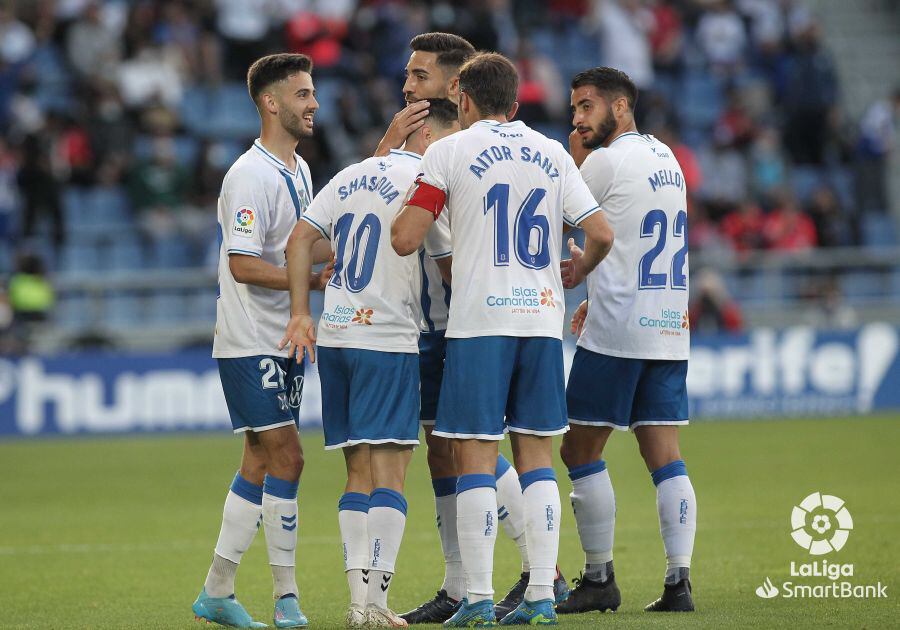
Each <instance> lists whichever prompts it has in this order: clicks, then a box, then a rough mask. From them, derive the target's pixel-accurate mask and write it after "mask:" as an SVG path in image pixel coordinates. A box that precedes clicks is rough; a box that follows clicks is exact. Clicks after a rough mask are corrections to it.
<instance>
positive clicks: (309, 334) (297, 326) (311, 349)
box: [278, 315, 316, 363]
mask: <svg viewBox="0 0 900 630" xmlns="http://www.w3.org/2000/svg"><path fill="white" fill-rule="evenodd" d="M285 348H287V351H288V359H290V358H292V357H293V356H294V355H295V354H296V355H297V363H302V362H303V355H304V354H305V353H307V352H308V353H309V362H310V363H315V362H316V324H315V322H314V321H313V318H312V316H310V315H291V320H290V321H289V322H288V325H287V330H285V333H284V337H283V338H282V339H281V343H280V344H278V349H279V350H284V349H285Z"/></svg>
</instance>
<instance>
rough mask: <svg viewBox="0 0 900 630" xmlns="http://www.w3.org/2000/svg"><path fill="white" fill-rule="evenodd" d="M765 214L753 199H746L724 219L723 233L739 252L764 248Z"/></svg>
mask: <svg viewBox="0 0 900 630" xmlns="http://www.w3.org/2000/svg"><path fill="white" fill-rule="evenodd" d="M765 220H766V219H765V215H764V214H763V212H762V210H761V209H760V207H759V206H758V205H757V204H755V203H754V202H752V201H744V202H743V203H741V204H740V205H738V207H737V208H736V209H734V210H733V211H731V212H729V213H728V214H726V215H725V218H723V219H722V233H723V234H724V235H725V236H726V237H727V238H728V240H729V242H730V243H731V246H732V247H733V248H734V250H735V251H736V252H738V253H741V254H744V253H747V252H751V251H754V250H757V249H762V248H763V247H764V246H765V244H766V241H765V237H764V236H763V225H764V223H765Z"/></svg>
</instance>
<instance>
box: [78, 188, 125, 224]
mask: <svg viewBox="0 0 900 630" xmlns="http://www.w3.org/2000/svg"><path fill="white" fill-rule="evenodd" d="M84 203H85V206H86V211H87V212H88V214H89V215H90V216H91V217H92V218H93V219H94V220H95V221H97V222H98V223H100V224H101V225H104V226H109V225H110V224H122V223H130V222H131V206H130V202H129V200H128V195H127V194H125V190H124V189H123V188H121V187H119V186H116V187H100V186H96V187H94V188H91V189H89V190H88V191H86V193H85V195H84Z"/></svg>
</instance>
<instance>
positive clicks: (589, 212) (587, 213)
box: [575, 206, 600, 226]
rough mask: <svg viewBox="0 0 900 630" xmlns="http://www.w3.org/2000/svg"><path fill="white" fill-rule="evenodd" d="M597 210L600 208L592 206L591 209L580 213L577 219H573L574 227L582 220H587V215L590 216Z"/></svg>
mask: <svg viewBox="0 0 900 630" xmlns="http://www.w3.org/2000/svg"><path fill="white" fill-rule="evenodd" d="M599 208H600V206H594V207H593V208H591V209H590V210H585V211H584V212H582V213H581V214H580V215H579V216H578V218H577V219H575V225H576V226H577V225H578V224H579V223H581V221H582V220H584V219H585V218H587V217H588V215H590V214H592V213H593V212H594V210H598V209H599Z"/></svg>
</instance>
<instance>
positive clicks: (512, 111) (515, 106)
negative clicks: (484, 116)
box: [506, 102, 519, 120]
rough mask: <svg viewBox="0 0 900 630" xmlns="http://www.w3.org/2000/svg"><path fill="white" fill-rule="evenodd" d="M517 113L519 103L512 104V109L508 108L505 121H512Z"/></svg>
mask: <svg viewBox="0 0 900 630" xmlns="http://www.w3.org/2000/svg"><path fill="white" fill-rule="evenodd" d="M518 111H519V103H518V102H515V103H513V104H512V107H510V108H509V112H507V114H506V120H512V119H513V118H515V117H516V113H517V112H518Z"/></svg>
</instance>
